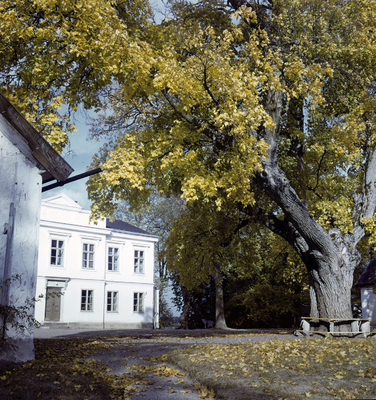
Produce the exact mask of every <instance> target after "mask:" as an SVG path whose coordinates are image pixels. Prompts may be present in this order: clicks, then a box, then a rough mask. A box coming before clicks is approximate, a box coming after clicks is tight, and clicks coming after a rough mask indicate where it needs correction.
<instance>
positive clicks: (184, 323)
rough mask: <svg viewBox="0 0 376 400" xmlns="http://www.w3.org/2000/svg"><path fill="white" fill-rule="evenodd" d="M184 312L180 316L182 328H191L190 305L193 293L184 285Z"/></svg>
mask: <svg viewBox="0 0 376 400" xmlns="http://www.w3.org/2000/svg"><path fill="white" fill-rule="evenodd" d="M182 294H183V303H184V304H183V312H182V313H181V316H180V329H189V321H188V319H189V306H190V305H191V295H190V293H189V291H188V290H186V289H185V288H184V287H182Z"/></svg>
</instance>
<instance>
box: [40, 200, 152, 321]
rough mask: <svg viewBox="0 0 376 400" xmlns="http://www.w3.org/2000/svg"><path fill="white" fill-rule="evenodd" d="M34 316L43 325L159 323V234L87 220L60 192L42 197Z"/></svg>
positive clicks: (86, 214)
mask: <svg viewBox="0 0 376 400" xmlns="http://www.w3.org/2000/svg"><path fill="white" fill-rule="evenodd" d="M39 242H40V244H39V266H38V284H37V295H39V294H43V295H48V296H45V297H44V298H42V300H41V301H38V302H37V304H36V309H35V318H36V319H37V320H38V321H39V322H41V323H42V325H43V327H42V328H41V329H43V328H47V327H56V326H62V327H79V328H89V329H91V328H93V329H98V328H99V329H102V328H106V329H111V328H114V329H121V328H153V327H154V328H158V295H157V294H158V293H157V291H156V289H155V282H154V260H155V257H154V251H155V249H154V248H155V244H156V243H157V242H158V237H157V236H155V235H150V234H148V233H147V232H146V231H144V230H142V229H140V228H137V227H135V226H133V225H130V224H128V223H126V222H123V221H118V220H115V221H110V220H109V219H104V220H99V221H97V222H96V223H93V222H90V211H89V210H85V209H83V208H82V207H81V206H80V205H79V204H77V203H76V202H75V201H74V200H72V199H71V198H70V197H68V196H67V195H65V194H58V195H55V196H51V197H48V198H46V199H44V200H42V207H41V221H40V234H39Z"/></svg>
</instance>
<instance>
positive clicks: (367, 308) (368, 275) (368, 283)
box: [355, 258, 376, 328]
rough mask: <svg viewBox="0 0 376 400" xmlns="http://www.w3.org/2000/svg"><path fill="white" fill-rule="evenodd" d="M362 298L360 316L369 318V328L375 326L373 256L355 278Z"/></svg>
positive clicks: (375, 265)
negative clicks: (360, 273) (357, 277)
mask: <svg viewBox="0 0 376 400" xmlns="http://www.w3.org/2000/svg"><path fill="white" fill-rule="evenodd" d="M355 285H356V286H359V287H360V294H361V300H362V317H363V318H370V319H371V328H376V260H375V259H374V258H373V259H372V260H371V261H370V262H369V263H368V265H367V268H366V269H365V270H364V271H363V273H362V275H360V277H359V279H358V280H357V282H356V284H355Z"/></svg>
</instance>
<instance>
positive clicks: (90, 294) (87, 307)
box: [80, 289, 94, 312]
mask: <svg viewBox="0 0 376 400" xmlns="http://www.w3.org/2000/svg"><path fill="white" fill-rule="evenodd" d="M84 292H85V295H84ZM83 298H85V302H83V301H82V300H83ZM90 300H91V301H90ZM83 306H84V308H82V307H83ZM80 311H81V312H93V311H94V289H81V301H80Z"/></svg>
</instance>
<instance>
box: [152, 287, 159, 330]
mask: <svg viewBox="0 0 376 400" xmlns="http://www.w3.org/2000/svg"><path fill="white" fill-rule="evenodd" d="M153 308H154V318H153V323H154V329H159V289H158V288H157V287H156V286H154V307H153Z"/></svg>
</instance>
